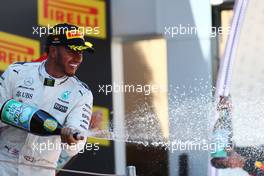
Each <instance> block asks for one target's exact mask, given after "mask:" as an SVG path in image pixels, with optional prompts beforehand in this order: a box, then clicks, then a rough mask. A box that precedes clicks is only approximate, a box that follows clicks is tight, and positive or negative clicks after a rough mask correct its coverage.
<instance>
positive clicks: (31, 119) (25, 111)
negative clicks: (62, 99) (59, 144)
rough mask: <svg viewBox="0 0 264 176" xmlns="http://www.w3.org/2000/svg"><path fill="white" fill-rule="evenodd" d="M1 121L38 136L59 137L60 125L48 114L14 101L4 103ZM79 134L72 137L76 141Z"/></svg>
mask: <svg viewBox="0 0 264 176" xmlns="http://www.w3.org/2000/svg"><path fill="white" fill-rule="evenodd" d="M0 115H1V121H2V122H3V123H6V124H8V125H11V126H14V127H17V128H19V129H22V130H24V131H27V132H30V133H32V134H35V135H39V136H50V135H60V134H61V129H62V128H63V127H62V125H60V124H59V122H58V121H57V120H56V119H55V118H54V117H53V116H52V115H50V114H49V113H47V112H46V111H44V110H41V109H39V108H36V107H33V106H30V105H28V104H25V103H21V102H19V101H16V100H14V99H10V100H8V101H6V102H5V103H4V104H3V106H2V107H1V110H0ZM78 134H79V133H74V134H73V137H74V138H75V139H78V138H79V137H78Z"/></svg>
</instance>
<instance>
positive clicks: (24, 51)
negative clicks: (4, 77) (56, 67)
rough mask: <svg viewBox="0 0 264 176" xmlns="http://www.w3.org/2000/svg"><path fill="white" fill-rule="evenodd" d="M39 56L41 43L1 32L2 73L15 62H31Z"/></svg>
mask: <svg viewBox="0 0 264 176" xmlns="http://www.w3.org/2000/svg"><path fill="white" fill-rule="evenodd" d="M39 56H40V43H39V41H37V40H32V39H28V38H25V37H21V36H18V35H14V34H9V33H6V32H1V31H0V71H4V70H5V69H6V68H7V67H8V66H9V65H10V64H12V63H14V62H31V61H32V60H33V59H36V58H38V57H39Z"/></svg>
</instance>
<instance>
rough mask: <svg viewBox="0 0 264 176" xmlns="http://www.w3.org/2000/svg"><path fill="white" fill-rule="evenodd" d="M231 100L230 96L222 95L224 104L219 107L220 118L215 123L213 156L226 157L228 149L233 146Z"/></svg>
mask: <svg viewBox="0 0 264 176" xmlns="http://www.w3.org/2000/svg"><path fill="white" fill-rule="evenodd" d="M228 101H231V100H230V99H229V97H222V101H221V102H220V103H223V105H220V106H222V107H220V108H219V116H220V118H219V119H218V120H217V122H216V124H215V125H214V130H213V136H212V138H213V144H214V145H215V149H214V151H213V152H212V153H211V157H213V158H226V157H227V156H228V152H227V149H228V148H229V149H231V147H232V141H231V138H232V135H233V132H232V119H231V108H230V107H228V105H226V104H228V103H231V102H228Z"/></svg>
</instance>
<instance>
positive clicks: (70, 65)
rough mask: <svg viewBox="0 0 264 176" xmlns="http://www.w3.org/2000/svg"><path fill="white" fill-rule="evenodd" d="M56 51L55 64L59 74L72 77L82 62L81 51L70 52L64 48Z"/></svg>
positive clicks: (60, 47) (58, 48) (61, 47)
mask: <svg viewBox="0 0 264 176" xmlns="http://www.w3.org/2000/svg"><path fill="white" fill-rule="evenodd" d="M56 50H57V52H56V53H57V55H56V64H57V67H58V69H59V70H60V72H62V73H64V74H65V75H67V76H74V75H75V73H76V71H77V69H78V68H79V66H80V64H81V63H82V60H83V53H82V51H78V52H76V51H72V50H70V49H67V48H65V47H64V46H59V47H57V48H56Z"/></svg>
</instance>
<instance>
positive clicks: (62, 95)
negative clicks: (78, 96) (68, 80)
mask: <svg viewBox="0 0 264 176" xmlns="http://www.w3.org/2000/svg"><path fill="white" fill-rule="evenodd" d="M70 94H71V92H70V91H65V92H63V93H62V94H61V99H63V100H67V99H69V97H70Z"/></svg>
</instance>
